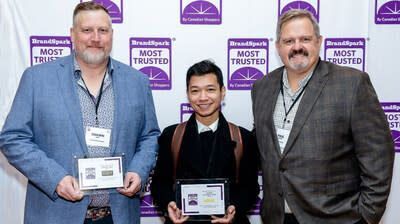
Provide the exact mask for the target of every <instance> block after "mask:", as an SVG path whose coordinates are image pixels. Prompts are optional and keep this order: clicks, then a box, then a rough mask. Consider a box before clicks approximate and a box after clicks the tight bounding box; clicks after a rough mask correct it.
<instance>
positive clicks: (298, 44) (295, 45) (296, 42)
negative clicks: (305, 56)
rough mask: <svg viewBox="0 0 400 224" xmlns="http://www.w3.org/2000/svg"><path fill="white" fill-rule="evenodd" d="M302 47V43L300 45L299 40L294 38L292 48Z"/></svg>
mask: <svg viewBox="0 0 400 224" xmlns="http://www.w3.org/2000/svg"><path fill="white" fill-rule="evenodd" d="M302 47H303V45H302V43H301V41H300V40H295V42H294V45H293V48H294V49H295V50H298V49H301V48H302Z"/></svg>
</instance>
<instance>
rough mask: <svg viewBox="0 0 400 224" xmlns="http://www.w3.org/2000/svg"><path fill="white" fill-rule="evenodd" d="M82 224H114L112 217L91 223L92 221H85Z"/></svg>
mask: <svg viewBox="0 0 400 224" xmlns="http://www.w3.org/2000/svg"><path fill="white" fill-rule="evenodd" d="M83 224H114V222H113V219H112V215H109V216H106V217H104V218H102V219H99V220H95V221H93V220H92V219H90V218H89V219H85V222H84V223H83Z"/></svg>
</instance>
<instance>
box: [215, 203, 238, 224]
mask: <svg viewBox="0 0 400 224" xmlns="http://www.w3.org/2000/svg"><path fill="white" fill-rule="evenodd" d="M235 213H236V209H235V206H234V205H229V206H228V208H227V209H226V214H225V216H224V217H222V218H219V217H217V216H214V215H212V216H211V218H212V219H213V220H211V223H232V220H233V217H234V216H235Z"/></svg>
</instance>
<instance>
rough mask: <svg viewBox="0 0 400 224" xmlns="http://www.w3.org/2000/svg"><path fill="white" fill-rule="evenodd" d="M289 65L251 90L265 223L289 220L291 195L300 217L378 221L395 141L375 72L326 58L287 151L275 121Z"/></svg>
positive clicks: (317, 220) (302, 104) (308, 90)
mask: <svg viewBox="0 0 400 224" xmlns="http://www.w3.org/2000/svg"><path fill="white" fill-rule="evenodd" d="M282 72H283V67H281V68H278V69H276V70H275V71H273V72H271V73H270V74H268V75H267V76H265V77H263V78H261V79H259V80H257V81H256V82H255V83H254V85H253V88H252V92H251V95H252V100H253V115H254V123H255V128H256V135H257V140H258V148H259V152H260V159H261V169H262V172H263V189H264V192H263V193H264V198H263V200H262V204H261V215H262V219H263V222H264V224H270V223H271V224H279V223H283V214H284V200H283V199H284V198H286V200H287V202H288V204H289V207H290V208H291V210H292V211H293V213H294V215H295V216H296V218H297V219H298V221H299V222H300V223H307V224H308V223H324V224H329V223H332V224H337V223H341V224H343V223H351V224H353V223H356V222H357V221H358V220H360V219H361V218H364V219H365V220H367V221H369V222H370V223H378V222H379V220H380V219H381V216H382V214H383V212H384V210H385V207H386V201H387V198H388V195H389V191H390V184H391V179H392V169H393V159H394V144H393V138H392V136H391V133H390V130H389V127H388V123H387V120H386V116H385V114H384V112H383V111H382V108H381V105H380V103H379V101H378V98H377V96H376V93H375V90H374V88H373V87H372V84H371V82H370V79H369V77H368V75H367V74H366V73H364V72H361V71H359V70H356V69H353V68H348V67H341V66H337V65H334V64H332V63H328V62H324V61H320V63H319V65H318V66H317V67H316V69H315V72H314V74H313V77H312V78H311V80H310V83H309V84H308V87H307V88H306V90H305V92H304V95H303V98H302V100H301V102H300V105H299V108H298V111H297V113H296V117H295V120H294V124H293V128H292V130H291V133H290V136H289V139H288V141H287V144H286V147H285V149H284V151H283V153H282V154H281V152H280V149H279V144H278V140H277V137H276V130H275V126H274V122H273V112H274V107H275V103H276V100H277V97H278V94H280V91H279V90H280V80H281V78H282Z"/></svg>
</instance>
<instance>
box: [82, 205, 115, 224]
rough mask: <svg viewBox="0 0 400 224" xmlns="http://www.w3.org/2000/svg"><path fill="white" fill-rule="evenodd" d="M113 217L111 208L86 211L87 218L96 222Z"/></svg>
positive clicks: (89, 208) (93, 208) (88, 209)
mask: <svg viewBox="0 0 400 224" xmlns="http://www.w3.org/2000/svg"><path fill="white" fill-rule="evenodd" d="M110 215H111V208H110V207H88V208H87V210H86V218H87V219H92V221H96V220H99V219H102V218H104V217H107V216H110Z"/></svg>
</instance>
